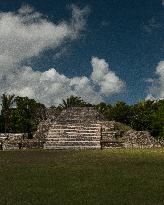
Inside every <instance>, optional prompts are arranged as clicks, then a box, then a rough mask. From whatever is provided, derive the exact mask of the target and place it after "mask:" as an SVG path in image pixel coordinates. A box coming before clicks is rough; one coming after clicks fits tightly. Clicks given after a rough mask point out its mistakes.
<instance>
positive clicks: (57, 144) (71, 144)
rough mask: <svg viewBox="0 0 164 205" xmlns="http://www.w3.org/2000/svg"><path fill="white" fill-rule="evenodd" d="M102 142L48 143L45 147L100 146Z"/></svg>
mask: <svg viewBox="0 0 164 205" xmlns="http://www.w3.org/2000/svg"><path fill="white" fill-rule="evenodd" d="M99 145H100V141H57V142H51V141H48V142H46V143H45V146H99Z"/></svg>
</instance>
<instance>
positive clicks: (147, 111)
mask: <svg viewBox="0 0 164 205" xmlns="http://www.w3.org/2000/svg"><path fill="white" fill-rule="evenodd" d="M1 102H2V103H1V107H2V109H1V115H0V132H1V133H7V132H11V133H20V132H22V133H28V134H29V137H32V133H33V132H35V131H36V129H37V126H38V124H39V122H40V121H42V120H46V118H47V115H46V111H47V109H46V107H45V105H44V104H41V103H38V102H36V101H35V100H34V99H29V98H28V97H19V96H14V95H5V94H3V95H2V97H1ZM86 106H88V107H95V108H96V109H97V110H99V112H101V113H102V114H103V115H104V117H105V118H106V119H107V120H110V121H111V120H114V121H118V122H121V123H124V124H126V125H128V126H130V127H132V128H133V129H135V130H141V131H142V130H147V131H149V132H150V133H151V134H152V135H153V136H154V137H155V138H164V100H156V101H151V100H147V101H142V102H139V103H136V104H134V105H128V104H126V103H124V102H121V101H119V102H117V103H115V104H114V105H111V104H107V103H104V102H101V103H99V104H96V105H95V104H90V103H86V102H85V101H84V100H83V99H81V98H80V97H76V96H70V97H69V98H67V99H65V100H62V103H61V104H60V105H58V106H57V107H55V106H52V107H51V108H50V109H52V110H56V111H58V113H60V111H62V110H63V109H66V108H68V107H86Z"/></svg>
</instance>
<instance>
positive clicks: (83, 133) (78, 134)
mask: <svg viewBox="0 0 164 205" xmlns="http://www.w3.org/2000/svg"><path fill="white" fill-rule="evenodd" d="M48 135H51V136H63V135H69V136H80V135H81V136H93V135H100V132H92V133H91V132H65V133H62V132H59V133H58V132H51V131H49V132H48Z"/></svg>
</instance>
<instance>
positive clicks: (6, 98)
mask: <svg viewBox="0 0 164 205" xmlns="http://www.w3.org/2000/svg"><path fill="white" fill-rule="evenodd" d="M1 99H2V104H1V106H2V110H1V115H2V118H3V120H4V131H5V133H6V132H7V131H9V124H10V114H11V106H12V105H13V103H14V95H5V94H3V95H2V97H1Z"/></svg>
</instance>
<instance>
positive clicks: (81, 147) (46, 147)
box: [44, 145, 101, 149]
mask: <svg viewBox="0 0 164 205" xmlns="http://www.w3.org/2000/svg"><path fill="white" fill-rule="evenodd" d="M100 148H101V146H52V145H50V146H48V145H44V149H100Z"/></svg>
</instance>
